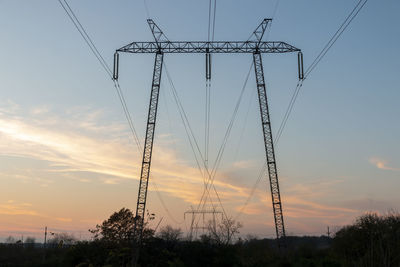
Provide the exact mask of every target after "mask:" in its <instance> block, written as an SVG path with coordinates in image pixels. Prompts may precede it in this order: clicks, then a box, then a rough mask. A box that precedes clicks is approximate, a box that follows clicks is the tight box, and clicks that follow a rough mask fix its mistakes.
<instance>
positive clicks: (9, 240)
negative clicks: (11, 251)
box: [4, 236, 16, 244]
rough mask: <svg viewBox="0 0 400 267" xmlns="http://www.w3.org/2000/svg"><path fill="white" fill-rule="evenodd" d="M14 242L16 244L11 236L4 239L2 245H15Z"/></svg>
mask: <svg viewBox="0 0 400 267" xmlns="http://www.w3.org/2000/svg"><path fill="white" fill-rule="evenodd" d="M15 242H16V241H15V238H14V237H12V236H9V237H7V238H6V240H5V242H4V243H6V244H15Z"/></svg>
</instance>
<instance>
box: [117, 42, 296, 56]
mask: <svg viewBox="0 0 400 267" xmlns="http://www.w3.org/2000/svg"><path fill="white" fill-rule="evenodd" d="M255 50H258V51H259V52H260V53H289V52H299V51H300V49H298V48H296V47H294V46H292V45H290V44H287V43H285V42H258V41H244V42H243V41H216V42H201V41H178V42H171V41H163V42H132V43H130V44H128V45H126V46H123V47H121V48H120V49H118V50H117V52H126V53H136V54H151V53H157V52H158V51H162V52H163V53H186V54H187V53H254V51H255Z"/></svg>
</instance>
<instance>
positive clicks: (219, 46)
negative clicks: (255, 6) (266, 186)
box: [113, 19, 304, 246]
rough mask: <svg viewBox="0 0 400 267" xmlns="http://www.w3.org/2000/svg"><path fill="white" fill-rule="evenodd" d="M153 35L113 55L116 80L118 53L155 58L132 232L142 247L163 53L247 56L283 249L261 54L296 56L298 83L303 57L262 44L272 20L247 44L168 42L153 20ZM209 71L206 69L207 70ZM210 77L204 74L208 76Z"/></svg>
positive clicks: (278, 46)
mask: <svg viewBox="0 0 400 267" xmlns="http://www.w3.org/2000/svg"><path fill="white" fill-rule="evenodd" d="M147 21H148V24H149V26H150V29H151V31H152V34H153V37H154V40H155V41H154V42H132V43H130V44H128V45H126V46H123V47H121V48H119V49H117V50H116V52H115V54H114V77H113V78H114V79H115V80H117V79H118V63H119V53H120V52H126V53H134V54H143V53H144V54H155V62H154V69H153V82H152V87H151V96H150V104H149V112H148V119H147V128H146V136H145V144H144V151H143V160H142V169H141V175H140V182H139V191H138V199H137V206H136V219H137V223H136V228H135V232H136V234H137V236H138V237H139V244H141V240H142V233H143V226H144V213H145V208H146V199H147V189H148V182H149V175H150V166H151V156H152V149H153V142H154V131H155V126H156V117H157V107H158V99H159V92H160V82H161V73H162V65H163V55H164V54H165V53H172V54H173V53H185V54H190V53H202V54H206V57H207V56H208V57H209V55H210V54H211V53H225V54H232V53H248V54H250V53H251V54H252V55H253V61H254V70H255V75H256V82H257V91H258V100H259V105H260V114H261V125H262V130H263V135H264V144H265V153H266V161H267V166H268V176H269V182H270V189H271V196H272V208H273V213H274V220H275V229H276V237H277V240H278V245H279V246H285V225H284V220H283V211H282V201H281V196H280V190H279V181H278V172H277V167H276V161H275V152H274V144H273V138H272V131H271V121H270V116H269V110H268V99H267V93H266V87H265V79H264V70H263V64H262V54H264V53H290V52H298V69H299V79H303V78H304V75H303V57H302V53H301V50H300V49H298V48H296V47H294V46H291V45H289V44H287V43H285V42H280V41H273V42H267V41H262V38H263V36H264V33H265V31H266V29H267V26H268V23H270V22H271V19H264V20H263V21H262V22H261V24H260V25H259V26H258V27H257V28H256V30H255V31H254V32H253V34H252V35H251V37H250V38H249V39H248V40H247V41H212V42H204V41H178V42H177V41H174V42H172V41H169V40H168V38H166V36H165V35H164V33H163V32H162V30H161V29H160V28H159V27H158V26H157V25H156V24H155V23H154V21H153V20H151V19H149V20H147ZM207 67H208V66H207ZM209 75H211V74H210V73H207V76H209Z"/></svg>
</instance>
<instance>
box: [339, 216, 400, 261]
mask: <svg viewBox="0 0 400 267" xmlns="http://www.w3.org/2000/svg"><path fill="white" fill-rule="evenodd" d="M399 240H400V214H395V213H389V214H388V215H385V216H378V214H376V213H370V214H365V215H363V216H361V217H359V218H358V219H357V220H356V222H355V223H354V224H353V225H349V226H345V227H343V228H342V229H340V230H339V231H338V232H337V233H336V235H335V237H334V239H333V249H334V251H335V253H336V254H337V255H338V256H339V257H340V258H343V259H345V260H346V261H347V264H350V265H354V266H400V257H399V256H398V255H400V242H399Z"/></svg>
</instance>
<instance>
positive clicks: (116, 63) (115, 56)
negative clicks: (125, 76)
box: [113, 52, 119, 80]
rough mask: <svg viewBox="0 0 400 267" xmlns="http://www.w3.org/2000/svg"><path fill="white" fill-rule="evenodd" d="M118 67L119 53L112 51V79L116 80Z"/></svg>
mask: <svg viewBox="0 0 400 267" xmlns="http://www.w3.org/2000/svg"><path fill="white" fill-rule="evenodd" d="M118 68H119V54H118V52H115V53H114V73H113V79H114V80H118Z"/></svg>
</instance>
